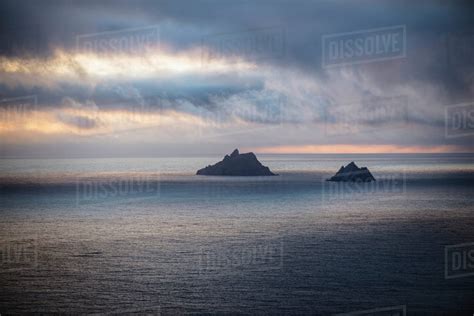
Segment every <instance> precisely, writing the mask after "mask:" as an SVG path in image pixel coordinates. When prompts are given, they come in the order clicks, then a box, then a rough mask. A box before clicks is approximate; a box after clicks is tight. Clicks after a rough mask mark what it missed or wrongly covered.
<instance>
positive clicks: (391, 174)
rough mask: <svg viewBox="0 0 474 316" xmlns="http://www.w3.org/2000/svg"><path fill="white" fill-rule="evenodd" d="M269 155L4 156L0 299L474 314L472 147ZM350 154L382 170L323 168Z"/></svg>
mask: <svg viewBox="0 0 474 316" xmlns="http://www.w3.org/2000/svg"><path fill="white" fill-rule="evenodd" d="M260 158H261V160H262V162H263V163H264V164H265V165H268V166H269V167H270V168H271V169H272V170H273V171H275V172H277V173H279V174H280V176H278V177H268V178H265V177H264V178H260V177H256V178H254V177H249V178H245V177H244V178H239V177H237V178H219V177H202V176H194V175H193V173H194V172H195V170H196V169H198V168H199V167H202V166H205V165H207V164H209V163H212V162H214V161H216V160H218V159H220V158H219V157H199V158H179V159H178V158H161V159H97V160H87V159H79V160H67V159H64V160H6V159H4V160H2V161H1V162H0V163H1V166H0V172H1V174H0V175H1V182H0V193H1V195H0V215H1V217H0V240H1V246H2V248H1V249H0V250H1V252H2V253H1V255H2V257H1V258H0V259H1V260H2V261H1V267H2V270H1V271H0V272H1V273H0V313H2V314H9V313H31V312H37V313H73V314H76V313H92V314H93V313H98V314H103V313H109V314H119V313H124V314H129V313H142V314H147V313H149V314H164V315H167V314H188V313H191V314H192V313H197V314H201V313H218V314H228V313H231V314H236V313H237V314H240V313H242V314H266V313H270V314H317V315H330V314H335V313H345V312H356V311H359V310H367V309H374V308H382V307H390V306H405V308H406V311H407V314H408V315H433V314H435V315H442V314H459V315H472V314H473V313H474V276H473V275H472V272H474V269H470V268H469V264H470V263H472V264H474V260H473V261H469V260H470V259H469V257H466V260H467V262H464V263H466V264H467V265H466V266H465V268H463V269H464V270H463V271H460V270H456V269H455V268H456V264H457V263H453V262H452V260H453V258H457V257H452V256H451V253H448V254H449V255H448V257H447V260H446V257H445V251H446V248H445V247H446V246H452V245H457V244H465V243H473V242H474V229H473V227H474V207H473V205H474V195H473V193H474V186H473V185H474V164H473V162H474V158H473V157H472V156H470V155H360V156H344V155H333V156H329V155H296V156H290V155H266V156H264V155H262V156H260ZM351 160H355V161H356V163H358V164H359V165H360V166H367V167H369V169H370V170H371V171H372V173H373V174H374V176H375V177H376V178H377V179H378V181H377V183H376V184H371V185H361V184H352V185H347V184H346V185H343V184H331V183H326V182H325V181H324V179H325V178H326V177H328V176H330V175H331V174H332V173H334V172H335V171H337V169H338V168H339V167H340V166H341V165H342V164H347V163H348V162H350V161H351ZM462 247H464V248H463V249H464V250H463V251H464V252H462V251H461V252H460V253H461V254H463V253H468V252H469V251H470V250H472V249H473V246H472V245H467V246H462ZM449 249H453V248H452V247H451V248H449V247H448V251H451V250H449ZM456 249H457V248H456ZM466 251H467V252H466ZM446 268H448V271H447V273H448V274H447V275H446V274H445V273H446V270H445V269H446ZM461 272H463V273H464V274H462V273H461ZM469 273H471V275H469ZM453 275H455V276H458V277H456V278H451V276H453ZM446 276H448V277H446Z"/></svg>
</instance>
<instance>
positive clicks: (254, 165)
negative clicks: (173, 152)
mask: <svg viewBox="0 0 474 316" xmlns="http://www.w3.org/2000/svg"><path fill="white" fill-rule="evenodd" d="M196 174H197V175H204V176H275V174H274V173H273V172H271V171H270V169H269V168H268V167H266V166H264V165H262V164H261V163H260V161H258V159H257V156H255V154H254V153H252V152H249V153H244V154H241V153H239V150H238V149H235V150H234V151H233V152H232V153H231V154H230V155H225V157H224V159H223V160H221V161H219V162H218V163H216V164H214V165H209V166H207V167H205V168H202V169H199V170H198V171H197V172H196Z"/></svg>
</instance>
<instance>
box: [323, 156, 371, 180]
mask: <svg viewBox="0 0 474 316" xmlns="http://www.w3.org/2000/svg"><path fill="white" fill-rule="evenodd" d="M327 181H335V182H371V181H375V178H374V176H373V175H372V174H371V173H370V171H369V169H367V168H366V167H362V168H359V167H357V165H356V164H355V163H354V162H353V161H352V162H351V163H350V164H348V165H347V166H345V167H344V166H342V167H341V169H339V171H338V172H337V173H336V174H335V175H334V176H333V177H331V178H330V179H327Z"/></svg>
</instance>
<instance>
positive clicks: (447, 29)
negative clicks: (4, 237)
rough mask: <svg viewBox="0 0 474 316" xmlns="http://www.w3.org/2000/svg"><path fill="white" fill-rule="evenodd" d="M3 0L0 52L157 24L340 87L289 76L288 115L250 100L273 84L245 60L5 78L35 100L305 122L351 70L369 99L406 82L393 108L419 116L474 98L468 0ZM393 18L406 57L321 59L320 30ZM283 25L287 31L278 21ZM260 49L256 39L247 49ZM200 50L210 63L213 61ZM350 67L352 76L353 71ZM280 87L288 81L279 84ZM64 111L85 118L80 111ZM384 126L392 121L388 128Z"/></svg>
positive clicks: (179, 46)
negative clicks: (119, 75) (217, 69)
mask: <svg viewBox="0 0 474 316" xmlns="http://www.w3.org/2000/svg"><path fill="white" fill-rule="evenodd" d="M0 6H1V8H2V10H1V11H0V29H1V31H0V39H1V40H0V54H1V55H6V56H15V55H17V56H21V55H38V56H47V55H51V54H52V53H53V50H54V49H55V48H63V49H64V50H66V51H74V50H75V49H76V38H77V36H80V35H87V34H93V33H96V32H106V31H117V30H123V29H129V28H137V27H148V26H152V25H156V26H158V27H159V30H160V42H161V43H163V44H165V45H166V46H167V47H168V48H169V49H171V50H174V51H176V52H182V51H186V50H188V49H191V48H195V47H199V46H200V45H202V44H204V45H209V46H210V47H211V48H213V49H216V47H217V49H218V50H219V51H218V52H217V53H218V54H223V55H226V54H229V55H235V54H241V55H242V57H243V58H249V59H251V60H252V61H256V62H257V64H259V65H267V64H268V65H269V66H270V67H274V68H276V69H283V70H288V71H289V72H291V71H295V73H297V75H295V77H297V78H298V80H301V81H303V79H302V78H301V77H300V76H298V74H299V73H298V72H301V73H303V74H304V75H305V76H307V77H309V78H312V79H314V81H315V82H316V83H317V85H318V86H325V85H326V86H332V87H333V88H332V89H329V88H328V89H327V90H329V91H326V90H324V89H321V91H319V90H318V91H317V93H320V94H321V95H323V97H325V98H327V99H329V100H330V102H325V103H324V104H320V103H318V102H316V101H315V99H316V97H317V96H316V95H309V96H306V95H304V93H297V92H295V90H297V88H299V87H300V86H301V85H302V84H299V83H297V84H296V87H292V88H291V89H290V88H288V89H287V91H286V92H287V93H286V95H284V96H282V99H284V100H285V101H284V103H283V106H280V103H278V102H276V103H275V104H277V106H280V107H283V108H284V110H285V111H284V112H285V113H286V114H288V113H289V114H288V116H286V117H282V116H281V115H275V116H272V115H273V114H274V113H280V112H279V110H278V109H277V110H275V108H271V109H270V110H269V113H270V114H271V115H270V116H261V115H259V114H258V115H256V114H255V113H254V112H252V111H253V109H254V106H255V105H256V104H257V105H259V104H262V103H265V102H270V101H268V100H269V99H266V98H265V93H268V90H270V88H268V89H267V83H266V82H265V79H264V78H252V77H249V76H241V77H239V76H238V75H237V71H235V72H233V71H231V72H230V73H229V74H227V76H223V77H216V76H213V75H190V76H187V77H186V76H184V77H182V78H179V79H171V80H169V79H155V78H153V79H149V80H132V79H127V80H124V81H122V82H121V81H119V80H111V81H110V82H107V83H104V82H101V83H99V84H97V85H95V86H94V87H93V88H91V87H89V86H87V85H81V84H79V83H74V82H61V83H60V84H59V85H58V86H57V87H56V88H54V89H50V88H43V87H39V86H33V87H32V88H28V87H25V86H21V85H20V86H15V87H12V86H7V85H4V86H0V92H1V95H3V96H8V95H12V94H13V95H31V94H36V95H38V100H39V101H38V102H39V106H42V105H45V106H59V107H60V106H64V102H63V100H64V98H67V97H70V98H72V99H74V100H76V102H78V103H79V104H85V103H87V102H92V103H93V104H95V106H97V107H98V108H113V107H123V108H127V107H130V108H133V107H134V106H136V105H137V104H138V105H143V104H145V105H146V106H148V107H149V108H152V109H153V108H156V107H157V108H165V109H177V110H179V111H183V112H188V113H199V114H202V113H207V112H206V111H210V112H213V111H215V112H219V111H221V112H223V113H228V111H227V110H226V109H227V108H231V109H232V114H234V115H236V116H237V117H239V118H241V119H242V120H248V121H251V122H258V123H261V124H274V123H275V120H276V121H278V120H281V121H287V122H292V123H295V124H298V123H301V122H305V118H306V117H309V120H311V121H313V122H317V123H319V122H324V119H325V117H324V115H325V110H326V109H325V107H331V108H336V109H337V106H338V105H340V102H341V101H340V99H336V98H334V97H333V96H332V95H329V94H330V92H331V93H334V94H338V93H339V94H343V93H345V92H346V90H349V89H348V87H347V85H346V84H345V83H346V82H345V81H351V83H350V87H349V88H350V89H352V90H356V91H358V92H359V96H360V97H361V98H362V99H363V97H364V95H365V94H366V93H369V94H370V93H373V94H375V95H378V94H380V95H382V94H384V93H385V94H387V95H407V94H408V96H407V97H408V98H409V101H408V106H407V108H406V110H407V113H406V115H405V116H403V117H395V119H396V120H400V121H404V122H406V123H407V124H414V125H420V126H422V127H423V128H440V127H442V125H443V122H444V121H443V115H444V108H443V106H444V105H449V104H454V103H458V102H465V101H471V100H472V97H473V96H474V76H473V73H474V64H473V61H474V59H473V57H472V56H473V54H472V50H473V47H474V43H473V37H472V34H473V30H474V19H473V18H472V12H473V11H474V10H473V9H474V4H473V3H472V1H471V2H470V1H451V2H447V1H446V2H443V1H434V0H433V1H398V2H394V1H388V0H386V1H378V0H365V1H357V2H356V1H354V2H348V1H303V0H301V1H279V0H276V1H273V0H272V1H270V0H265V1H263V0H261V1H231V0H228V1H227V0H226V1H210V0H206V1H204V0H199V1H154V0H150V1H124V0H118V1H33V0H30V1H18V0H17V1H10V0H8V1H3V2H2V4H1V5H0ZM396 25H402V26H404V27H405V29H406V48H405V50H406V57H403V58H398V59H394V60H390V61H386V62H370V63H367V64H360V65H349V66H345V67H336V68H331V69H324V68H322V63H323V60H322V50H323V47H322V36H324V35H331V34H335V33H343V32H354V31H360V30H367V29H373V28H381V27H387V26H396ZM264 28H270V29H271V30H275V32H274V33H273V35H274V37H273V39H276V40H277V46H266V47H264V48H261V47H260V46H258V45H255V44H254V43H253V42H255V40H260V39H261V40H262V41H264V40H267V39H268V38H269V37H268V36H260V35H259V34H260V33H259V32H261V31H260V30H262V29H264ZM281 30H284V32H283V33H280V31H281ZM280 34H284V35H280ZM270 35H272V34H270ZM270 38H271V37H270ZM236 41H237V43H236ZM239 41H240V43H239ZM252 41H253V42H252ZM260 44H261V43H260ZM252 45H253V46H252ZM269 47H271V48H269ZM252 49H254V50H255V51H254V52H250V53H249V50H252ZM203 62H204V67H205V62H206V61H205V60H204V61H203ZM346 71H347V72H349V73H350V76H346V73H345V72H346ZM272 76H273V78H275V79H278V80H280V81H282V82H284V83H287V82H289V81H290V79H291V78H289V75H288V72H282V73H281V74H280V73H278V71H277V72H276V73H274V74H272ZM286 76H288V77H286ZM374 91H375V92H374ZM279 93H281V91H278V92H275V94H277V95H279ZM259 94H262V95H263V99H259V98H262V96H260V95H259ZM281 94H283V93H281ZM324 94H327V95H324ZM415 94H416V95H415ZM349 97H352V96H351V95H350V96H349ZM356 99H357V97H356ZM270 103H271V102H270ZM300 103H303V104H309V105H308V106H307V107H308V108H309V110H308V109H305V110H302V109H300V108H298V105H299V104H300ZM245 104H247V107H246V106H245ZM226 106H227V108H226V109H224V110H223V109H221V107H226ZM236 106H239V108H238V109H236V108H235V107H236ZM201 110H202V111H204V112H202V111H201ZM353 110H354V111H355V110H356V108H353ZM359 110H360V111H362V113H359V114H360V115H361V117H362V118H363V117H364V113H366V112H367V107H364V106H363V104H362V105H361V106H359ZM196 111H197V112H196ZM305 111H308V112H309V115H308V112H305ZM249 113H250V114H249ZM272 113H273V114H272ZM292 113H296V114H294V115H293V114H292ZM326 118H327V117H326ZM328 120H329V121H330V122H332V121H336V120H337V115H333V116H331V115H330V116H329V119H328ZM331 120H332V121H331ZM393 120H394V118H393V117H390V118H387V117H383V116H380V117H377V116H375V117H369V118H368V119H361V121H362V122H363V123H364V124H367V125H373V126H383V125H384V124H386V123H389V122H393ZM66 121H69V123H72V124H76V125H77V123H78V122H77V120H76V121H75V120H66ZM79 121H80V120H79ZM74 122H75V123H74ZM88 124H89V126H92V125H90V124H94V123H93V122H82V123H80V124H78V125H81V126H83V127H84V126H86V127H87V126H88ZM379 131H380V132H381V133H380V134H383V133H384V132H385V131H384V129H383V128H380V129H379ZM427 133H430V131H428V132H427ZM408 136H410V135H408ZM420 137H422V138H421V140H422V141H423V142H426V143H435V144H436V143H437V142H443V141H445V140H444V139H443V135H441V136H440V135H438V134H436V135H434V134H430V135H427V136H420ZM423 137H424V138H423ZM470 141H472V139H469V138H463V139H453V140H450V142H452V143H463V142H464V144H469V142H470ZM401 142H409V141H406V140H405V139H404V140H401Z"/></svg>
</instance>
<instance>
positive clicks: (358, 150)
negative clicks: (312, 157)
mask: <svg viewBox="0 0 474 316" xmlns="http://www.w3.org/2000/svg"><path fill="white" fill-rule="evenodd" d="M250 150H252V151H255V152H258V153H268V154H382V153H394V154H414V153H452V152H456V153H459V152H474V151H473V150H472V148H470V150H467V149H466V148H464V147H460V146H456V145H441V146H399V145H347V144H334V145H299V146H273V147H256V148H252V149H250Z"/></svg>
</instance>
